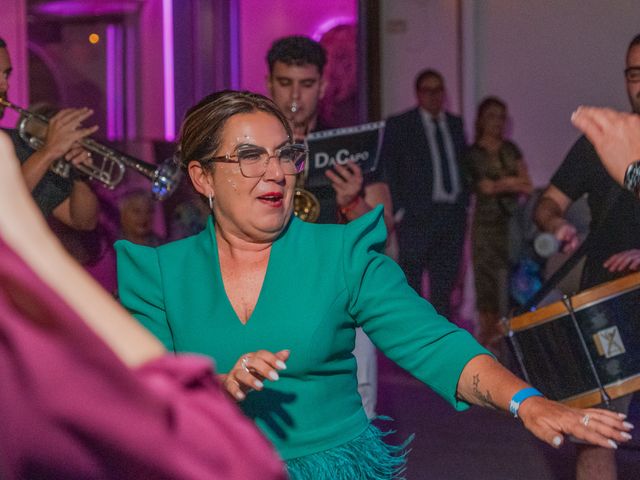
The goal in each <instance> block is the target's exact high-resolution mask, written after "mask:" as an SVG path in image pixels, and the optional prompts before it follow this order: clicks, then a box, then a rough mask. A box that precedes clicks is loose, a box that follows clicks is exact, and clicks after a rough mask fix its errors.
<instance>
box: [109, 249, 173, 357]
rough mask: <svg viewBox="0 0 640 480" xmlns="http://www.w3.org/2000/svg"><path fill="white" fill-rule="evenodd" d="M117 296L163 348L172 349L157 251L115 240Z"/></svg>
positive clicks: (171, 336) (171, 337)
mask: <svg viewBox="0 0 640 480" xmlns="http://www.w3.org/2000/svg"><path fill="white" fill-rule="evenodd" d="M115 249H116V254H117V265H118V295H119V297H120V302H121V303H122V305H123V306H124V307H125V308H126V309H127V310H129V312H130V313H131V314H132V315H133V316H134V317H135V318H136V319H137V320H138V321H139V322H140V323H141V324H142V325H144V326H145V327H146V328H147V329H148V330H149V331H150V332H151V333H153V334H154V335H155V336H156V337H157V338H158V339H159V340H160V341H161V342H162V343H163V344H164V346H165V347H166V348H167V350H169V351H172V352H175V348H174V346H173V335H172V334H171V328H170V327H169V323H168V322H167V315H166V311H165V307H164V296H163V292H162V275H161V272H160V266H159V264H158V254H157V252H156V249H155V248H153V247H146V246H142V245H136V244H134V243H131V242H128V241H126V240H119V241H118V242H116V243H115Z"/></svg>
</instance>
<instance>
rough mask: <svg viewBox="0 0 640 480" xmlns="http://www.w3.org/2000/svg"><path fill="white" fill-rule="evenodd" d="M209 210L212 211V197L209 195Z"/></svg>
mask: <svg viewBox="0 0 640 480" xmlns="http://www.w3.org/2000/svg"><path fill="white" fill-rule="evenodd" d="M209 210H213V195H212V194H211V193H209Z"/></svg>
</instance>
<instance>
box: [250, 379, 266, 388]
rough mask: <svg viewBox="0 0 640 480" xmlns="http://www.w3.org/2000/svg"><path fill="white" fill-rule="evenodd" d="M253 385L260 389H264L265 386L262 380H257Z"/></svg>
mask: <svg viewBox="0 0 640 480" xmlns="http://www.w3.org/2000/svg"><path fill="white" fill-rule="evenodd" d="M253 385H254V386H255V387H256V388H258V389H260V388H262V387H264V384H263V383H262V382H261V381H260V380H256V381H255V382H253Z"/></svg>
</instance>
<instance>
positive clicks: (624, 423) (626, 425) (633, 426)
mask: <svg viewBox="0 0 640 480" xmlns="http://www.w3.org/2000/svg"><path fill="white" fill-rule="evenodd" d="M622 425H624V428H628V429H629V430H633V429H634V428H636V427H635V425H634V424H633V423H629V422H622Z"/></svg>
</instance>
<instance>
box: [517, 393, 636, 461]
mask: <svg viewBox="0 0 640 480" xmlns="http://www.w3.org/2000/svg"><path fill="white" fill-rule="evenodd" d="M518 416H519V417H520V418H521V419H522V422H523V423H524V426H525V427H526V428H527V430H529V431H530V432H531V433H533V434H534V435H535V436H536V437H538V438H539V439H540V440H542V441H544V442H546V443H548V444H549V445H551V446H553V447H555V448H558V447H560V445H562V443H563V441H564V435H565V434H566V435H573V436H574V437H576V438H578V439H580V440H584V441H586V442H589V443H591V444H594V445H599V446H601V447H604V448H613V449H615V448H618V443H620V442H626V441H628V440H630V439H631V435H630V434H629V433H628V432H629V431H631V430H632V429H633V425H631V424H630V423H629V422H625V421H624V420H625V418H626V416H625V415H624V414H620V413H616V412H611V411H609V410H602V409H599V408H587V409H576V408H570V407H567V406H565V405H562V404H561V403H558V402H554V401H551V400H547V399H546V398H543V397H530V398H528V399H526V400H525V401H523V402H522V405H521V406H520V409H519V410H518Z"/></svg>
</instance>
